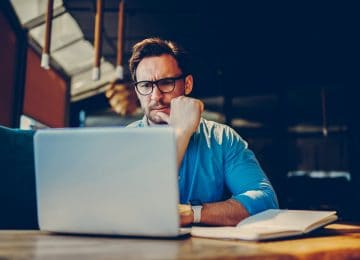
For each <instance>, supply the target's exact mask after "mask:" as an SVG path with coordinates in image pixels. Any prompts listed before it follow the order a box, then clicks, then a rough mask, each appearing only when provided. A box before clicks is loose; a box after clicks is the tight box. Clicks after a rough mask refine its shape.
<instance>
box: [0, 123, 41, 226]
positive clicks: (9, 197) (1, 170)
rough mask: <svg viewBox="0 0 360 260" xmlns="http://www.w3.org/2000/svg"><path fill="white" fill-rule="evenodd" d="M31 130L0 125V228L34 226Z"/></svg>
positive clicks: (34, 194) (35, 217)
mask: <svg viewBox="0 0 360 260" xmlns="http://www.w3.org/2000/svg"><path fill="white" fill-rule="evenodd" d="M33 136H34V131H32V130H19V129H10V128H6V127H2V126H0V212H1V213H0V229H36V228H38V223H37V209H36V192H35V170H34V150H33Z"/></svg>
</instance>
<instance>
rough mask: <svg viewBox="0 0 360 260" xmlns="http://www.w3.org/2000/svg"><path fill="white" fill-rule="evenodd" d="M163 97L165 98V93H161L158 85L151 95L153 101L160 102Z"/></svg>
mask: <svg viewBox="0 0 360 260" xmlns="http://www.w3.org/2000/svg"><path fill="white" fill-rule="evenodd" d="M162 96H163V93H161V91H160V90H159V88H158V87H157V85H154V88H153V91H152V93H151V99H153V100H160V99H161V97H162Z"/></svg>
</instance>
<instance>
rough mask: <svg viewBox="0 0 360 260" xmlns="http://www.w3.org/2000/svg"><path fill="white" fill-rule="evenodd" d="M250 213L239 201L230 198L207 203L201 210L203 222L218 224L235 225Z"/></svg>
mask: <svg viewBox="0 0 360 260" xmlns="http://www.w3.org/2000/svg"><path fill="white" fill-rule="evenodd" d="M248 216H249V213H248V212H247V210H246V209H245V208H244V206H243V205H241V204H240V203H239V202H237V201H235V200H233V199H229V200H226V201H222V202H215V203H206V204H204V205H203V209H202V211H201V223H202V224H207V225H216V226H235V225H236V224H237V223H239V222H240V221H241V220H243V219H244V218H246V217H248Z"/></svg>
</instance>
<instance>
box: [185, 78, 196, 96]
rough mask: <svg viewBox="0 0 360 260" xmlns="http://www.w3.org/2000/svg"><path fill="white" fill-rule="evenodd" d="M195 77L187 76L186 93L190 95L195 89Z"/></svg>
mask: <svg viewBox="0 0 360 260" xmlns="http://www.w3.org/2000/svg"><path fill="white" fill-rule="evenodd" d="M193 85H194V79H193V76H192V75H187V76H186V77H185V95H189V94H190V93H191V91H192V89H193Z"/></svg>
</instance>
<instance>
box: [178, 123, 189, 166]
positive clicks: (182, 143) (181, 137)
mask: <svg viewBox="0 0 360 260" xmlns="http://www.w3.org/2000/svg"><path fill="white" fill-rule="evenodd" d="M190 138H191V134H190V133H186V132H185V131H182V130H180V129H176V152H177V165H178V168H179V169H180V166H181V162H182V160H183V158H184V154H185V152H186V149H187V146H188V144H189V141H190Z"/></svg>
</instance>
